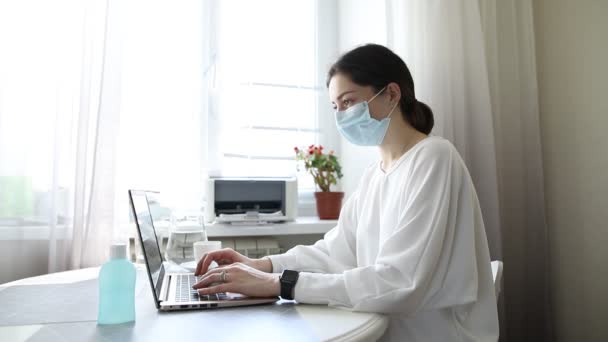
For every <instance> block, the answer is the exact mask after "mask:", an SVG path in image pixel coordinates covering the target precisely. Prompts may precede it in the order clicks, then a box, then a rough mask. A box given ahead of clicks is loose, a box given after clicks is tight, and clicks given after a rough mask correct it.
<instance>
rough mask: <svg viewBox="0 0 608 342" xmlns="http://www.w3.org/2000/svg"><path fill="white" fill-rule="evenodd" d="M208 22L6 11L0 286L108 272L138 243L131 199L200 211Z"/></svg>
mask: <svg viewBox="0 0 608 342" xmlns="http://www.w3.org/2000/svg"><path fill="white" fill-rule="evenodd" d="M202 16H203V12H202V9H201V4H200V2H199V1H195V0H190V1H181V2H179V3H174V2H173V1H168V0H167V1H156V2H153V3H149V2H148V1H144V0H128V1H118V0H101V1H100V0H86V1H82V0H58V1H52V2H49V1H43V0H25V1H16V0H15V1H3V2H0V48H1V49H2V53H1V54H0V246H2V248H0V260H2V261H0V265H1V266H2V267H1V270H2V271H1V274H0V283H1V282H4V281H10V280H13V279H17V278H21V277H26V276H32V275H37V274H41V273H47V272H56V271H62V270H66V269H75V268H81V267H88V266H97V265H99V264H101V263H103V262H104V261H105V260H106V259H107V257H108V247H109V245H110V244H111V243H112V242H113V241H123V242H125V241H126V239H127V238H128V237H129V236H133V233H134V231H133V229H134V228H133V226H132V224H131V223H130V221H129V220H130V219H129V211H128V205H127V204H128V203H127V189H129V188H141V189H146V190H160V191H161V192H163V193H165V194H166V195H168V196H166V198H168V199H169V200H168V201H167V202H168V203H170V204H171V205H174V206H178V207H180V208H184V207H186V206H191V207H194V208H196V209H200V204H201V200H200V183H201V182H200V178H201V173H200V158H201V155H200V148H199V146H200V132H201V126H200V124H201V123H200V116H201V105H200V102H201V95H200V94H201V88H200V83H201V75H202V62H201V55H202V45H203V44H202V39H201V36H202V32H201V31H202V30H201V24H200V23H201V17H202ZM185 203H187V205H186V204H185Z"/></svg>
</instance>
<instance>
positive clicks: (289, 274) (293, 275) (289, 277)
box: [281, 270, 299, 282]
mask: <svg viewBox="0 0 608 342" xmlns="http://www.w3.org/2000/svg"><path fill="white" fill-rule="evenodd" d="M298 275H299V274H298V272H297V271H291V270H285V271H283V275H282V276H281V280H283V281H287V282H294V281H296V280H298Z"/></svg>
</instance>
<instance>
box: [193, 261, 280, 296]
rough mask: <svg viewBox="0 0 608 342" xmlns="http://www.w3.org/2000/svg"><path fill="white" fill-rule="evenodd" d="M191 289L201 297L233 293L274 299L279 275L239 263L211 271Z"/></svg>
mask: <svg viewBox="0 0 608 342" xmlns="http://www.w3.org/2000/svg"><path fill="white" fill-rule="evenodd" d="M233 252H234V251H233ZM235 253H236V252H235ZM237 254H238V253H237ZM192 288H193V289H199V290H198V293H199V294H201V295H208V294H214V293H218V292H235V293H240V294H243V295H246V296H250V297H275V296H278V295H279V294H280V293H281V285H280V282H279V274H272V273H266V272H263V271H260V270H258V269H255V268H253V267H251V266H248V265H245V264H243V263H240V262H237V263H233V264H231V265H230V266H223V267H217V268H215V269H212V270H211V271H209V272H207V273H206V274H205V275H204V276H203V278H202V279H201V280H200V281H199V282H198V283H196V284H194V286H192Z"/></svg>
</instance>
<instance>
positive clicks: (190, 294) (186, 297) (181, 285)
mask: <svg viewBox="0 0 608 342" xmlns="http://www.w3.org/2000/svg"><path fill="white" fill-rule="evenodd" d="M200 278H201V277H196V276H195V275H194V274H179V275H176V276H175V279H176V280H177V291H176V295H175V300H176V301H177V302H197V301H202V300H225V299H228V297H227V296H226V294H225V293H216V294H211V295H199V294H198V292H197V291H196V290H195V289H193V288H192V285H194V284H196V283H197V282H198V281H199V280H200Z"/></svg>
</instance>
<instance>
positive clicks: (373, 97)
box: [367, 86, 387, 104]
mask: <svg viewBox="0 0 608 342" xmlns="http://www.w3.org/2000/svg"><path fill="white" fill-rule="evenodd" d="M386 87H387V86H384V88H382V89H380V91H379V92H377V93H376V95H374V96H372V98H371V99H369V100H368V101H367V103H368V104H369V103H370V102H372V101H374V99H375V98H376V97H377V96H378V95H380V94H382V92H383V91H384V89H386Z"/></svg>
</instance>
